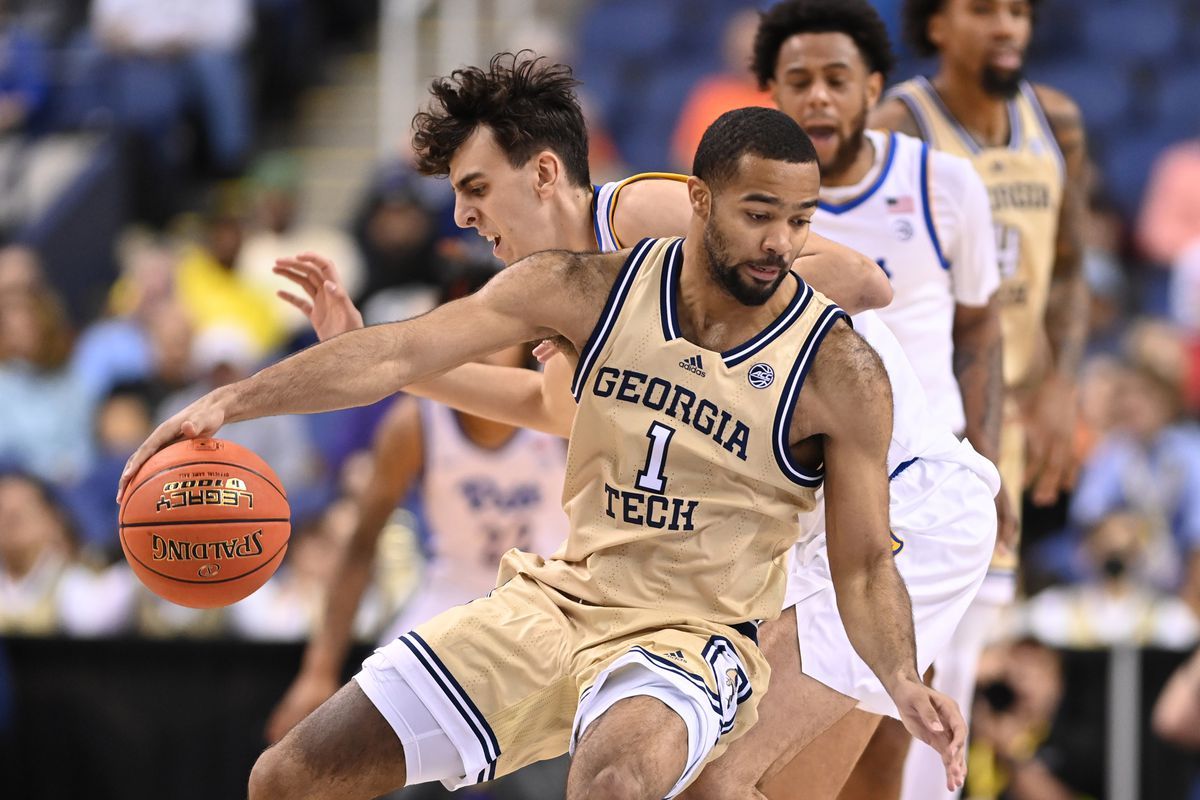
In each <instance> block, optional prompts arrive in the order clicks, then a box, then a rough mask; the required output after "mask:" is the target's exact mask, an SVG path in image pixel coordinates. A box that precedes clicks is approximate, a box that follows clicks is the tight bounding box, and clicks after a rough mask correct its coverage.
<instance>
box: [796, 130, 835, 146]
mask: <svg viewBox="0 0 1200 800" xmlns="http://www.w3.org/2000/svg"><path fill="white" fill-rule="evenodd" d="M804 132H805V133H807V134H808V138H810V139H812V142H813V144H828V143H829V142H832V141H833V140H834V138H835V137H836V136H837V135H838V132H837V128H836V127H835V126H833V125H806V126H804Z"/></svg>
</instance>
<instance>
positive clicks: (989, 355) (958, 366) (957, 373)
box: [953, 320, 1004, 461]
mask: <svg viewBox="0 0 1200 800" xmlns="http://www.w3.org/2000/svg"><path fill="white" fill-rule="evenodd" d="M977 324H979V323H977ZM993 326H994V327H995V328H996V331H995V333H992V332H990V331H989V332H985V333H984V335H980V334H978V333H976V334H975V335H973V336H970V337H956V338H955V342H954V362H953V363H954V377H955V379H957V381H958V386H959V390H960V391H961V392H962V398H963V412H964V413H965V415H966V428H965V430H964V431H963V432H964V434H966V437H967V439H968V440H969V441H970V442H971V444H972V445H973V446H974V447H975V449H976V450H977V451H978V452H979V453H980V454H981V455H983V456H985V457H987V458H989V459H992V460H993V461H994V460H995V458H996V457H997V456H999V453H1000V419H1001V414H1000V409H1001V405H1002V404H1003V397H1004V371H1003V369H1002V355H1003V348H1002V347H1001V339H1000V336H999V322H998V321H996V320H993ZM989 327H990V326H989Z"/></svg>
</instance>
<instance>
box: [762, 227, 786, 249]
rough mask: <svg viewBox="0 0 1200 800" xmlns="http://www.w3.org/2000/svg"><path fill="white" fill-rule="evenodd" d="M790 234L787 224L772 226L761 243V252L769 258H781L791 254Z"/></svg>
mask: <svg viewBox="0 0 1200 800" xmlns="http://www.w3.org/2000/svg"><path fill="white" fill-rule="evenodd" d="M791 248H792V240H791V232H790V231H789V230H788V226H787V223H786V222H785V223H784V224H782V225H772V226H771V229H770V230H768V231H767V233H766V236H765V237H764V238H763V241H762V251H763V252H764V253H766V254H767V255H769V256H783V255H787V254H788V253H790V252H791Z"/></svg>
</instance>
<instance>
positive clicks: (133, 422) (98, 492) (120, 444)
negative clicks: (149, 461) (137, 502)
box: [67, 381, 154, 555]
mask: <svg viewBox="0 0 1200 800" xmlns="http://www.w3.org/2000/svg"><path fill="white" fill-rule="evenodd" d="M153 429H154V406H153V404H152V396H151V388H150V385H149V384H148V383H146V382H144V381H139V382H128V383H118V384H116V385H115V386H113V387H112V389H110V390H109V392H108V395H107V396H106V397H105V398H104V400H103V401H102V402H101V403H100V404H99V405H98V406H97V408H96V414H95V420H94V430H95V437H96V455H95V458H94V460H93V461H92V464H91V466H90V467H89V468H88V471H87V472H86V473H85V474H84V476H83V478H82V479H81V480H79V481H78V482H76V483H75V484H74V485H73V486H71V487H70V491H69V493H68V495H67V497H68V499H69V502H70V504H71V508H72V509H73V511H74V516H75V519H77V520H78V521H79V534H80V537H79V538H80V540H81V542H82V544H83V546H84V548H85V549H88V550H91V551H94V552H97V553H100V554H104V555H109V554H117V553H119V552H120V544H119V542H118V541H117V506H116V503H114V502H113V494H114V491H115V489H114V487H115V486H116V485H117V480H118V479H119V478H120V477H121V470H122V469H124V467H125V462H126V461H127V460H128V459H129V456H130V455H132V454H133V451H134V450H136V449H137V447H138V445H140V444H141V443H142V442H143V441H145V439H146V437H147V436H149V435H150V432H151V431H152V430H153Z"/></svg>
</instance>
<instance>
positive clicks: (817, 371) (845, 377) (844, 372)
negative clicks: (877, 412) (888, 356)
mask: <svg viewBox="0 0 1200 800" xmlns="http://www.w3.org/2000/svg"><path fill="white" fill-rule="evenodd" d="M809 383H811V384H812V385H813V387H814V388H817V389H819V390H821V391H822V393H824V392H826V391H833V392H837V393H839V395H841V394H842V393H844V392H848V393H849V395H848V396H853V397H857V398H860V399H861V400H862V401H863V402H871V401H872V400H874V399H880V398H882V397H883V396H884V395H888V396H890V393H891V384H890V382H889V381H888V377H887V372H886V371H885V370H884V367H883V361H882V360H881V359H880V358H879V354H878V353H876V352H875V348H873V347H871V345H870V344H868V343H867V340H866V339H864V338H863V337H862V336H861V335H860V334H859V333H858V332H857V331H855V330H854V328H853V327H852V326H851V324H850V320H849V318H844V319H842V320H840V321H839V322H838V323H837V324H835V325H834V326H833V327H831V328H830V329H829V332H828V333H827V334H826V335H825V339H824V340H823V341H822V342H821V347H820V349H818V350H817V354H816V358H815V359H814V361H813V368H812V373H811V374H810V380H809Z"/></svg>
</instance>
